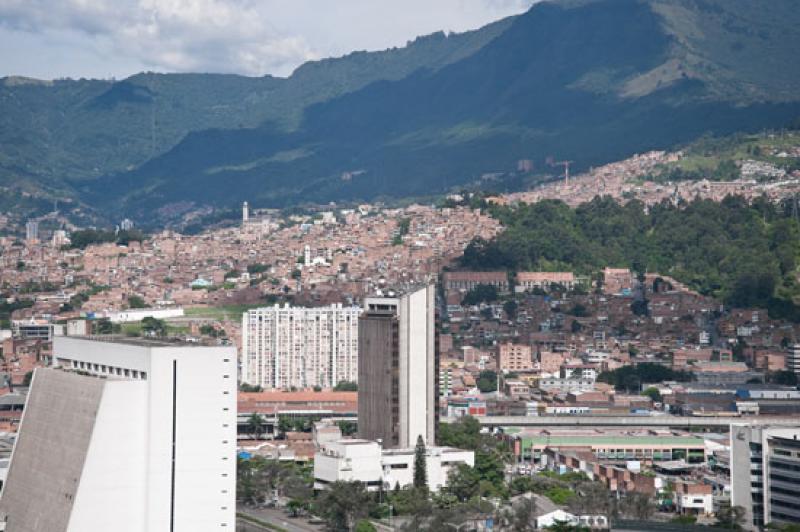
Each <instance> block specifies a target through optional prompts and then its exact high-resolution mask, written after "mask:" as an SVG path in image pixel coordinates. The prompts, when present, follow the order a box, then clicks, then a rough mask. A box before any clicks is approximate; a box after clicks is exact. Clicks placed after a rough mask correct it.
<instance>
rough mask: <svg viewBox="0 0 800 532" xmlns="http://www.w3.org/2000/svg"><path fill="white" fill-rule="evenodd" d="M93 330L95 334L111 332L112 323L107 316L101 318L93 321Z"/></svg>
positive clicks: (112, 329) (112, 330)
mask: <svg viewBox="0 0 800 532" xmlns="http://www.w3.org/2000/svg"><path fill="white" fill-rule="evenodd" d="M94 330H95V332H96V333H97V334H111V333H112V332H114V328H113V324H112V323H111V320H109V319H108V318H102V319H99V320H97V321H95V322H94Z"/></svg>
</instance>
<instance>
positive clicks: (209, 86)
mask: <svg viewBox="0 0 800 532" xmlns="http://www.w3.org/2000/svg"><path fill="white" fill-rule="evenodd" d="M510 23H511V21H510V19H505V20H500V21H497V22H495V23H493V24H490V25H488V26H486V27H484V28H481V29H480V30H478V31H471V32H465V33H461V34H452V35H449V36H447V35H445V34H444V33H436V34H432V35H429V36H426V37H420V38H418V39H416V40H415V41H413V42H411V43H409V44H408V46H406V47H404V48H395V49H391V50H386V51H382V52H374V53H366V52H354V53H352V54H349V55H347V56H345V57H342V58H337V59H326V60H323V61H317V62H311V63H306V64H304V65H302V66H301V67H300V68H298V69H297V71H296V72H295V73H294V74H293V75H292V76H291V77H289V78H286V79H284V78H273V77H270V76H265V77H263V78H248V77H244V76H235V75H218V74H167V75H165V74H153V73H144V74H138V75H136V76H132V77H130V78H128V79H125V80H123V81H119V82H113V81H104V80H84V79H81V80H56V81H52V82H49V81H39V80H31V79H25V78H18V77H9V78H4V79H0V186H9V187H12V186H13V187H16V188H23V189H26V190H28V191H32V192H39V193H44V194H45V195H52V196H59V195H71V194H72V193H73V192H74V191H73V189H72V186H71V184H74V183H80V182H84V183H90V182H91V181H92V180H93V179H96V178H97V177H99V176H102V175H107V174H110V173H117V172H122V171H126V170H131V169H133V168H135V167H137V166H139V165H141V164H142V163H144V162H146V161H148V160H150V159H151V158H153V157H155V156H158V155H161V154H163V153H165V152H167V151H169V150H170V149H171V148H172V147H173V146H175V145H176V144H177V143H178V142H180V141H181V140H182V139H183V138H184V137H185V136H186V135H187V134H188V133H190V132H192V131H201V130H206V129H212V128H223V129H239V128H252V127H256V126H258V125H260V124H263V123H269V124H272V125H273V127H275V128H276V129H277V130H280V131H291V130H292V129H294V128H296V127H297V125H298V123H299V122H300V119H301V117H302V114H303V110H304V109H305V108H306V107H307V106H308V105H311V104H314V103H318V102H322V101H325V100H327V99H330V98H333V97H336V96H339V95H341V94H344V93H347V92H350V91H353V90H357V89H360V88H362V87H364V86H365V85H367V84H369V83H372V82H374V81H377V80H392V79H401V78H403V77H405V76H407V75H409V74H410V73H412V72H414V71H415V70H418V69H420V68H425V69H429V70H437V69H439V68H441V67H442V66H444V65H447V64H449V63H452V62H454V61H457V60H459V59H462V58H464V57H466V56H468V55H470V54H471V53H474V52H475V51H476V50H478V49H480V48H481V47H483V46H484V45H485V44H486V43H487V42H489V41H490V40H492V39H493V38H494V37H496V36H497V35H498V34H500V33H502V32H503V31H504V30H505V29H506V27H507V26H508V25H509V24H510Z"/></svg>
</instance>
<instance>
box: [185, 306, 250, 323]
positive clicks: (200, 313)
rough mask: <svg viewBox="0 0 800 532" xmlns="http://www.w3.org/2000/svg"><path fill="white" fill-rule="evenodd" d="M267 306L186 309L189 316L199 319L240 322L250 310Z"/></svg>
mask: <svg viewBox="0 0 800 532" xmlns="http://www.w3.org/2000/svg"><path fill="white" fill-rule="evenodd" d="M264 305H265V304H263V303H262V304H259V305H223V306H221V307H194V308H187V309H184V313H185V314H186V315H187V316H195V317H198V318H211V319H215V320H224V319H228V320H240V319H241V318H242V314H244V313H245V312H247V311H248V310H250V309H254V308H259V307H263V306H264Z"/></svg>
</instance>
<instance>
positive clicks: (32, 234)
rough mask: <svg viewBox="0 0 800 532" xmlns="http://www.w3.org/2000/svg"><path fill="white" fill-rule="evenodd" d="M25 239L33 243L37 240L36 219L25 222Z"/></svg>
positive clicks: (37, 227) (37, 228)
mask: <svg viewBox="0 0 800 532" xmlns="http://www.w3.org/2000/svg"><path fill="white" fill-rule="evenodd" d="M25 240H27V241H28V243H30V244H35V243H37V242H38V241H39V222H37V221H36V220H29V221H28V223H26V224H25Z"/></svg>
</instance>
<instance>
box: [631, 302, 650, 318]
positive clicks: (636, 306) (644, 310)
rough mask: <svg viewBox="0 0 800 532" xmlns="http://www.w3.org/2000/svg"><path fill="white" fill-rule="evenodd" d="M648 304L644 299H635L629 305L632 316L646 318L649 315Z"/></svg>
mask: <svg viewBox="0 0 800 532" xmlns="http://www.w3.org/2000/svg"><path fill="white" fill-rule="evenodd" d="M649 303H650V302H649V301H648V300H646V299H637V300H636V301H634V302H633V303H631V312H633V314H634V316H648V315H650V308H649Z"/></svg>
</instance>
